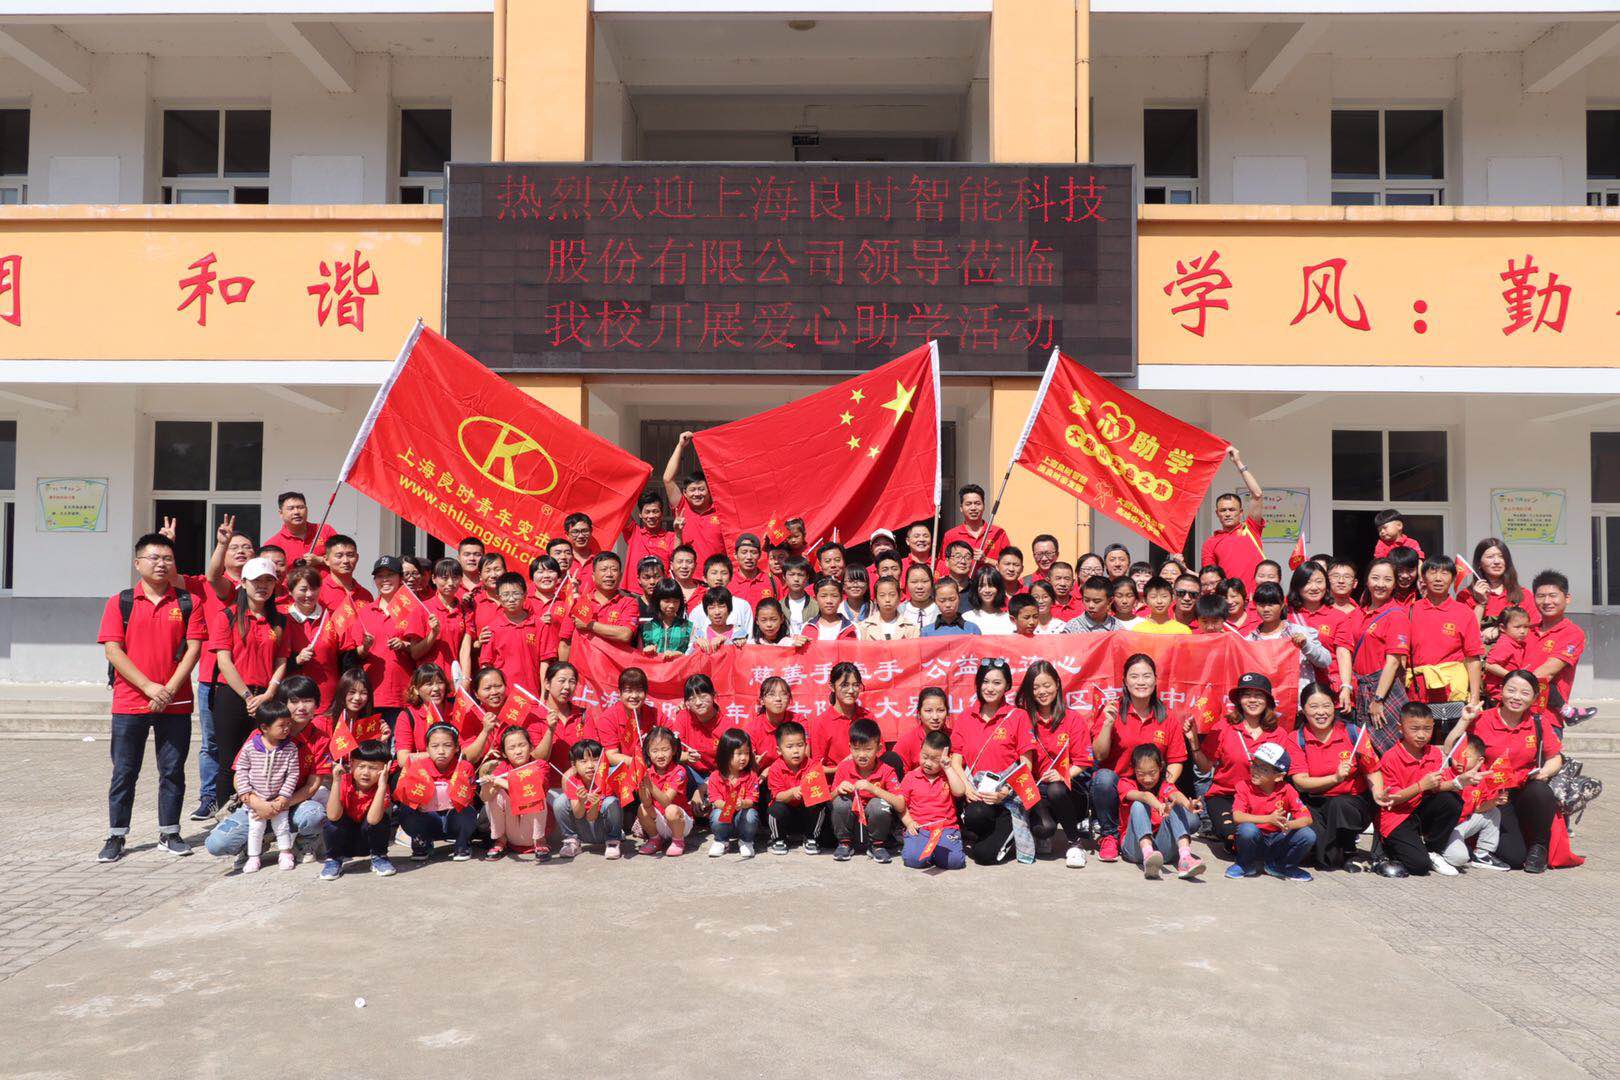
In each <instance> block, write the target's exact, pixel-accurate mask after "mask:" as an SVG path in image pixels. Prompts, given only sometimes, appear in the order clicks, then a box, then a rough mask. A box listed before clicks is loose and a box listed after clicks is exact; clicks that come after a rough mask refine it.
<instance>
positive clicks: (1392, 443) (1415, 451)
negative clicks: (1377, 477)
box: [1389, 431, 1447, 551]
mask: <svg viewBox="0 0 1620 1080" xmlns="http://www.w3.org/2000/svg"><path fill="white" fill-rule="evenodd" d="M1446 474H1447V470H1446V433H1445V432H1443V431H1392V432H1390V433H1389V501H1390V502H1392V503H1396V504H1397V505H1398V504H1400V503H1403V502H1414V501H1415V502H1445V501H1446V498H1447V491H1446ZM1424 550H1425V551H1427V550H1428V549H1427V548H1425V549H1424Z"/></svg>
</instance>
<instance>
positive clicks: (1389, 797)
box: [1368, 701, 1463, 878]
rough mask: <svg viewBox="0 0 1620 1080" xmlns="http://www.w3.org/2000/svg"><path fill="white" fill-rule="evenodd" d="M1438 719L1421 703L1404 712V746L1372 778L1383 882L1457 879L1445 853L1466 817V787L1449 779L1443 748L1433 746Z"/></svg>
mask: <svg viewBox="0 0 1620 1080" xmlns="http://www.w3.org/2000/svg"><path fill="white" fill-rule="evenodd" d="M1433 739H1434V717H1433V715H1432V714H1431V713H1430V712H1429V707H1428V706H1427V705H1425V704H1423V703H1422V702H1420V701H1411V702H1408V703H1407V704H1406V705H1405V706H1403V707H1402V709H1401V741H1400V742H1398V743H1396V744H1395V745H1394V746H1392V747H1390V748H1389V750H1388V751H1387V752H1386V753H1385V754H1384V756H1383V757H1382V758H1380V759H1379V762H1378V771H1377V772H1375V773H1373V774H1372V775H1371V776H1369V777H1368V780H1369V781H1370V782H1371V783H1372V792H1373V802H1375V803H1377V804H1378V836H1379V838H1380V840H1381V841H1382V843H1383V854H1384V858H1383V861H1382V862H1381V863H1380V864H1379V866H1378V872H1379V873H1380V874H1381V875H1383V876H1384V877H1391V878H1400V877H1406V876H1407V875H1409V874H1417V875H1420V876H1421V875H1424V874H1427V873H1428V872H1429V871H1430V870H1434V871H1435V872H1436V873H1438V874H1441V875H1443V876H1445V877H1455V876H1456V875H1457V868H1456V867H1454V866H1452V865H1451V864H1450V863H1448V862H1446V860H1445V856H1444V854H1443V853H1444V852H1445V849H1446V845H1447V844H1448V843H1449V842H1450V840H1451V832H1452V830H1453V829H1455V828H1456V827H1457V822H1458V820H1459V819H1460V818H1461V817H1462V798H1461V796H1459V795H1458V794H1457V792H1459V791H1460V790H1461V789H1462V787H1463V785H1462V783H1461V782H1459V781H1458V780H1455V779H1452V780H1448V779H1446V775H1445V768H1444V762H1443V758H1442V755H1441V753H1440V748H1439V747H1438V746H1435V745H1433V742H1432V740H1433Z"/></svg>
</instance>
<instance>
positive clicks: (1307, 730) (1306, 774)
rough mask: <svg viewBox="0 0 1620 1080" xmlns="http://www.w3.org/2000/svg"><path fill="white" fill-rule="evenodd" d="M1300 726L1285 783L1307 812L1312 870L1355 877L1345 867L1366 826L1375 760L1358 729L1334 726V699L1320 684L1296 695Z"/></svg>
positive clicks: (1369, 820) (1350, 864)
mask: <svg viewBox="0 0 1620 1080" xmlns="http://www.w3.org/2000/svg"><path fill="white" fill-rule="evenodd" d="M1299 712H1300V715H1301V716H1302V717H1303V718H1304V723H1302V724H1300V725H1299V726H1298V727H1297V728H1295V729H1294V741H1295V743H1296V744H1297V748H1295V747H1290V748H1289V750H1290V753H1289V757H1290V758H1291V759H1292V760H1293V766H1292V771H1291V773H1290V776H1289V779H1291V780H1293V782H1294V787H1296V788H1298V789H1299V794H1300V797H1301V798H1302V799H1303V800H1304V802H1305V805H1306V807H1308V808H1309V809H1310V811H1311V831H1312V832H1313V833H1315V834H1316V865H1317V868H1318V869H1321V870H1336V869H1340V868H1343V869H1345V870H1350V871H1358V870H1360V869H1361V866H1360V865H1359V864H1358V863H1354V862H1350V861H1348V858H1349V856H1351V855H1353V854H1354V853H1355V851H1356V838H1357V837H1359V836H1360V835H1361V831H1362V830H1363V829H1365V828H1366V827H1367V826H1368V825H1370V824H1372V820H1373V810H1374V809H1375V807H1374V806H1373V801H1372V795H1371V794H1370V793H1369V792H1368V790H1367V774H1368V773H1369V772H1376V771H1377V769H1378V758H1377V756H1376V755H1375V754H1374V753H1373V750H1372V745H1371V742H1370V740H1369V739H1368V738H1367V737H1366V735H1365V734H1364V733H1363V729H1361V728H1359V727H1355V726H1353V725H1345V724H1341V723H1339V722H1338V716H1337V713H1336V711H1335V709H1334V695H1333V693H1332V691H1330V690H1329V689H1328V688H1327V687H1326V686H1323V685H1322V684H1321V683H1319V682H1317V683H1311V684H1310V685H1309V686H1307V687H1305V689H1303V690H1301V691H1300V692H1299Z"/></svg>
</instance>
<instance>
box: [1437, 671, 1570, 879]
mask: <svg viewBox="0 0 1620 1080" xmlns="http://www.w3.org/2000/svg"><path fill="white" fill-rule="evenodd" d="M1540 692H1541V682H1540V680H1538V679H1537V678H1536V677H1535V675H1533V674H1532V673H1531V672H1528V671H1524V670H1522V669H1521V670H1519V671H1514V672H1511V673H1509V674H1508V676H1507V678H1505V679H1503V680H1502V702H1501V704H1499V705H1497V706H1496V707H1495V708H1493V709H1486V710H1485V711H1484V712H1482V713H1469V712H1467V711H1465V712H1464V713H1463V716H1462V719H1461V720H1460V721H1458V722H1457V724H1456V726H1455V727H1453V728H1452V729H1451V734H1450V735H1448V736H1446V750H1447V752H1449V751H1450V750H1451V747H1452V746H1453V745H1454V744H1455V743H1456V742H1457V741H1458V740H1460V739H1466V738H1467V737H1468V736H1469V735H1470V734H1473V735H1477V736H1479V739H1480V741H1481V742H1483V743H1484V744H1485V772H1486V779H1487V780H1490V781H1492V782H1494V783H1495V784H1497V785H1498V786H1499V787H1500V788H1501V790H1502V792H1503V794H1504V795H1505V796H1506V801H1504V802H1503V803H1502V806H1501V810H1502V839H1501V841H1500V843H1499V844H1498V845H1497V848H1496V857H1497V858H1499V859H1501V860H1502V861H1503V862H1505V863H1507V864H1508V865H1509V866H1511V867H1513V869H1515V870H1518V869H1520V868H1521V867H1522V868H1523V869H1524V870H1525V871H1527V872H1528V873H1532V874H1539V873H1541V872H1542V871H1543V870H1545V869H1547V850H1548V846H1549V844H1550V843H1551V837H1552V827H1553V819H1554V818H1555V817H1557V816H1558V799H1557V797H1556V796H1554V795H1553V791H1552V788H1551V787H1549V786H1548V785H1547V781H1548V780H1550V779H1552V777H1553V776H1554V775H1555V774H1556V773H1557V772H1558V770H1559V769H1560V768H1562V767H1563V764H1564V745H1563V743H1562V742H1560V741H1559V738H1558V729H1557V727H1555V726H1554V725H1553V721H1552V717H1551V716H1549V715H1548V714H1547V713H1546V712H1545V711H1544V710H1541V709H1538V708H1537V707H1536V696H1537V695H1538V694H1539V693H1540Z"/></svg>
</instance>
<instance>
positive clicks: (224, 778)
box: [208, 559, 289, 806]
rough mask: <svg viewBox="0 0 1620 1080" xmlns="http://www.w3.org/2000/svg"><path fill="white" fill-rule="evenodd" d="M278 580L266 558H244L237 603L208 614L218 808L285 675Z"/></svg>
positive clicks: (228, 794)
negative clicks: (214, 671) (256, 721)
mask: <svg viewBox="0 0 1620 1080" xmlns="http://www.w3.org/2000/svg"><path fill="white" fill-rule="evenodd" d="M279 580H280V578H279V575H277V573H276V567H275V564H274V563H272V562H271V561H270V560H269V559H249V560H248V561H247V563H246V565H244V566H243V567H242V584H241V587H240V588H238V589H237V592H236V603H235V604H233V605H232V606H230V607H219V608H215V609H213V610H211V611H210V612H209V614H208V650H209V651H210V652H212V653H213V654H214V656H215V662H216V663H217V664H218V665H219V669H218V675H217V684H216V686H215V688H214V744H215V747H216V750H215V753H216V755H217V756H216V758H215V760H216V761H217V762H218V763H219V804H220V805H221V806H224V805H225V804H226V803H227V802H229V801H230V798H231V795H232V794H233V793H234V792H235V789H236V755H237V754H238V753H239V752H240V751H241V749H242V745H243V744H244V743H245V742H247V738H248V735H249V734H251V733H252V731H253V717H254V715H255V714H257V713H258V711H259V706H260V705H262V704H263V703H264V702H266V701H268V700H270V699H271V698H272V697H274V696H275V693H276V689H277V687H279V686H280V685H281V678H282V676H283V675H284V674H286V671H287V649H288V645H289V642H288V640H287V634H286V628H287V627H286V623H287V620H286V616H284V615H282V614H281V612H279V611H277V610H276V608H275V605H274V604H273V603H272V602H271V599H272V598H273V597H274V596H275V592H276V584H277V582H278V581H279Z"/></svg>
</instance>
